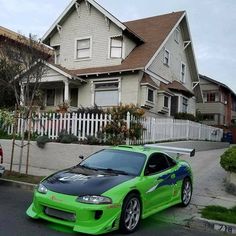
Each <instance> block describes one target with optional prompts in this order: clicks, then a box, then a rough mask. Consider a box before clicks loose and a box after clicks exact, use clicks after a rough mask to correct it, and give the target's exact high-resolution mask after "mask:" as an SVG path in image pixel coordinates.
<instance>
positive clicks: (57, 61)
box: [54, 46, 61, 64]
mask: <svg viewBox="0 0 236 236" xmlns="http://www.w3.org/2000/svg"><path fill="white" fill-rule="evenodd" d="M54 50H55V51H54V55H55V64H60V63H61V60H60V57H61V53H60V46H56V47H54Z"/></svg>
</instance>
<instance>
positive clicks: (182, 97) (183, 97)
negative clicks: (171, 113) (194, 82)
mask: <svg viewBox="0 0 236 236" xmlns="http://www.w3.org/2000/svg"><path fill="white" fill-rule="evenodd" d="M183 99H186V100H187V112H186V113H188V112H189V98H187V97H185V96H183V95H182V96H181V111H180V112H184V111H183Z"/></svg>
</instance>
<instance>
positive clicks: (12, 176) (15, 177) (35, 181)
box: [2, 170, 44, 184]
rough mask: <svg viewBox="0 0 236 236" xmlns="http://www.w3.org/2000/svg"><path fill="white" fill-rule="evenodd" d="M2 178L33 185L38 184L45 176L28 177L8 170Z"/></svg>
mask: <svg viewBox="0 0 236 236" xmlns="http://www.w3.org/2000/svg"><path fill="white" fill-rule="evenodd" d="M2 178H4V179H9V180H15V181H20V182H26V183H31V184H38V183H39V182H40V181H41V180H42V179H43V178H44V176H33V175H26V174H20V173H18V172H14V171H12V172H10V171H8V170H6V171H5V173H4V174H3V176H2Z"/></svg>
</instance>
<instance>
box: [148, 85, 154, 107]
mask: <svg viewBox="0 0 236 236" xmlns="http://www.w3.org/2000/svg"><path fill="white" fill-rule="evenodd" d="M149 91H151V92H152V100H149ZM147 101H148V102H151V103H154V101H155V93H154V89H152V88H150V87H147Z"/></svg>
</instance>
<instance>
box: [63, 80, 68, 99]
mask: <svg viewBox="0 0 236 236" xmlns="http://www.w3.org/2000/svg"><path fill="white" fill-rule="evenodd" d="M64 84H65V91H64V101H69V82H68V81H64Z"/></svg>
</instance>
